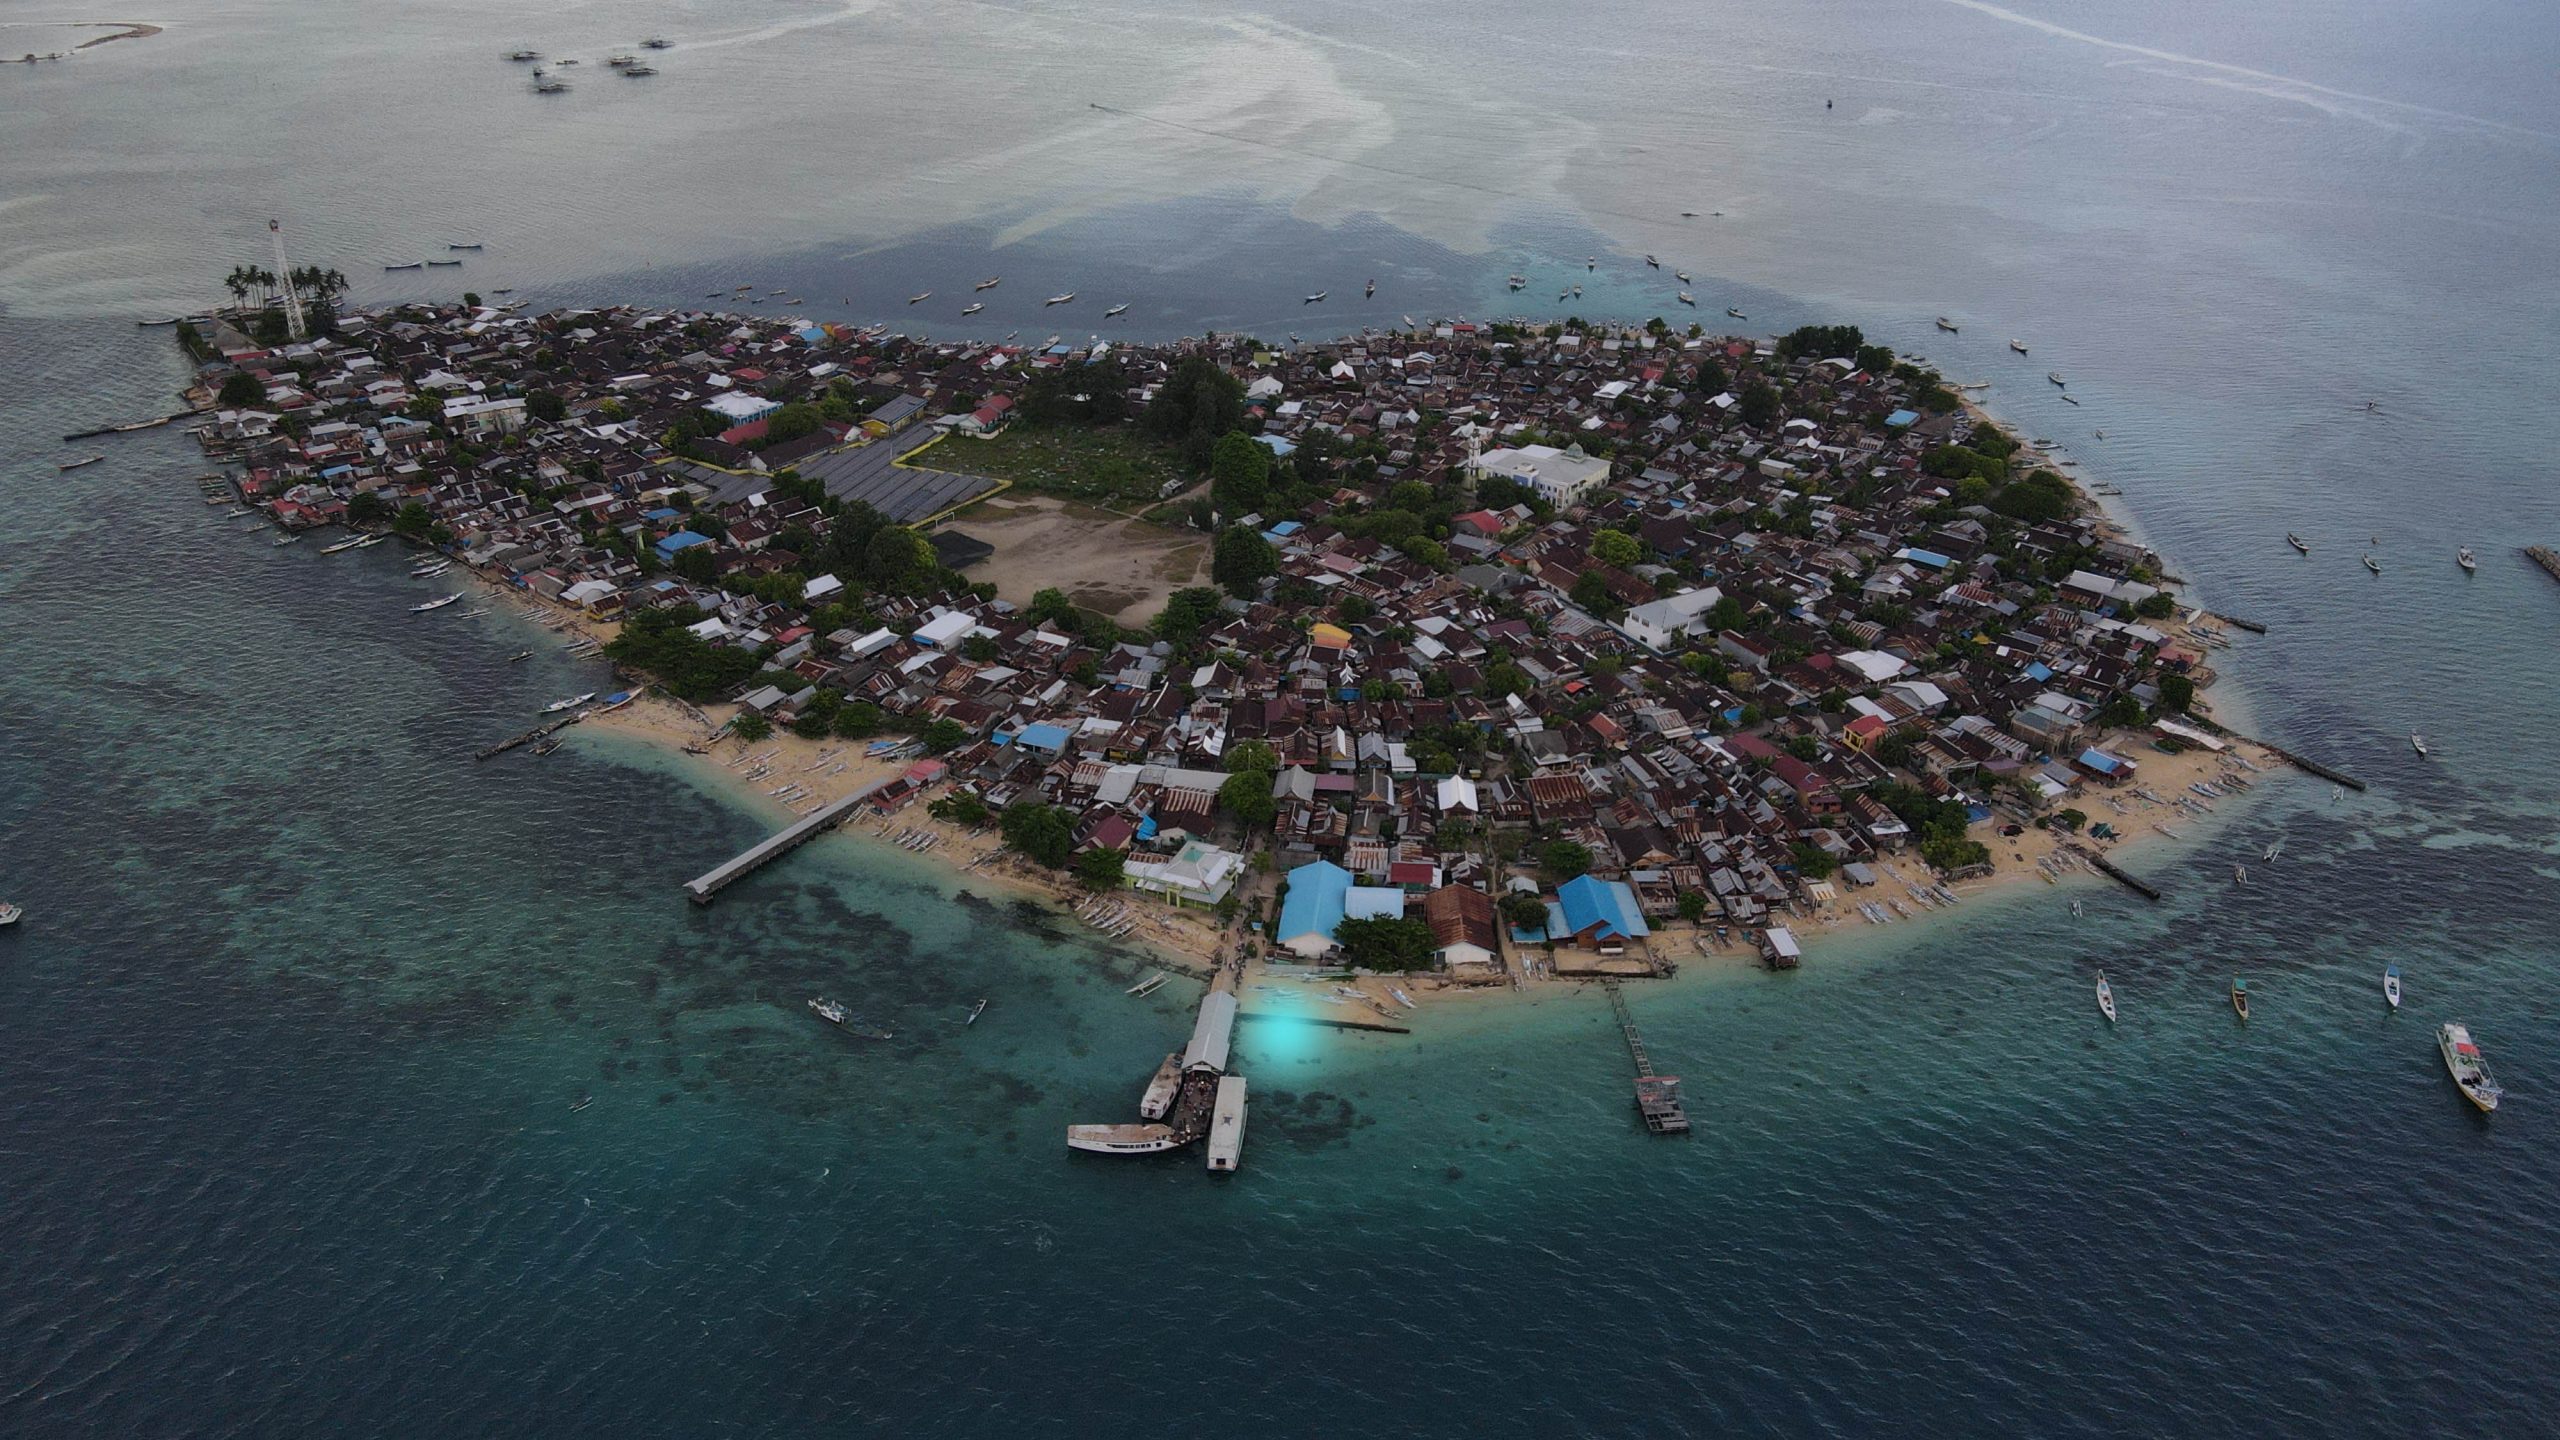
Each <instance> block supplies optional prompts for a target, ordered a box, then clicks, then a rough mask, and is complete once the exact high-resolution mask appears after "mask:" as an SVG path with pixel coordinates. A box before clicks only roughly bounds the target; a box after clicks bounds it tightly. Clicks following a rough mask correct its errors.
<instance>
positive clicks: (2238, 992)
mask: <svg viewBox="0 0 2560 1440" xmlns="http://www.w3.org/2000/svg"><path fill="white" fill-rule="evenodd" d="M2231 1009H2232V1013H2234V1014H2236V1015H2238V1016H2239V1017H2240V1018H2241V1019H2243V1020H2246V1019H2248V1018H2249V982H2248V981H2246V980H2233V981H2232V982H2231Z"/></svg>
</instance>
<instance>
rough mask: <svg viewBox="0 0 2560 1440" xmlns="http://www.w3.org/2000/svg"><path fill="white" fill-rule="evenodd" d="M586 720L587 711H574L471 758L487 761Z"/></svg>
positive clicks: (502, 741)
mask: <svg viewBox="0 0 2560 1440" xmlns="http://www.w3.org/2000/svg"><path fill="white" fill-rule="evenodd" d="M586 718H587V714H586V712H585V711H583V710H573V711H571V712H569V713H568V714H566V715H563V716H561V717H560V718H559V719H557V720H545V721H543V722H542V723H541V724H539V725H536V726H534V727H533V728H532V729H530V730H527V731H526V732H524V733H523V734H521V735H517V736H513V737H511V738H509V739H505V740H501V741H499V742H498V743H497V744H495V745H489V746H484V747H482V748H481V749H480V750H478V751H477V752H475V753H474V754H473V755H472V757H471V758H472V759H474V760H487V759H490V758H492V757H494V756H498V755H504V754H506V753H507V752H508V751H510V750H513V749H514V748H516V747H517V746H519V745H530V744H532V743H533V742H534V741H536V740H541V739H545V738H547V737H549V736H552V735H556V734H558V733H560V732H561V731H563V730H566V729H568V728H569V727H570V726H572V725H575V724H577V723H578V722H579V721H581V720H584V719H586Z"/></svg>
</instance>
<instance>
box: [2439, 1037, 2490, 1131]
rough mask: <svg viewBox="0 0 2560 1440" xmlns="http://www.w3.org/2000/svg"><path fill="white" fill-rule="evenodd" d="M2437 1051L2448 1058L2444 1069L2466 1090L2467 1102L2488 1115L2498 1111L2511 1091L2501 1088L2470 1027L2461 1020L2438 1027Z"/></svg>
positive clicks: (2464, 1094) (2445, 1060)
mask: <svg viewBox="0 0 2560 1440" xmlns="http://www.w3.org/2000/svg"><path fill="white" fill-rule="evenodd" d="M2436 1049H2437V1051H2438V1052H2440V1053H2441V1054H2442V1055H2443V1056H2444V1068H2445V1069H2446V1070H2448V1071H2450V1072H2451V1073H2452V1075H2453V1083H2454V1084H2456V1085H2459V1086H2461V1087H2462V1098H2463V1099H2465V1100H2468V1101H2470V1102H2471V1103H2472V1104H2474V1105H2477V1106H2479V1107H2480V1109H2481V1110H2482V1111H2483V1112H2484V1113H2485V1112H2487V1111H2491V1110H2495V1109H2497V1108H2498V1101H2499V1100H2501V1099H2503V1098H2505V1096H2506V1093H2507V1092H2506V1091H2504V1090H2501V1089H2499V1088H2498V1077H2496V1076H2494V1075H2492V1074H2490V1073H2489V1062H2488V1061H2487V1060H2486V1059H2484V1058H2482V1056H2481V1054H2480V1047H2479V1046H2478V1045H2476V1044H2474V1043H2472V1039H2471V1029H2470V1027H2469V1026H2467V1025H2464V1024H2462V1023H2461V1022H2459V1021H2453V1022H2448V1023H2446V1024H2443V1025H2439V1026H2437V1027H2436Z"/></svg>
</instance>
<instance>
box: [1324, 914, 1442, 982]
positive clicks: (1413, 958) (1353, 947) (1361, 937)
mask: <svg viewBox="0 0 2560 1440" xmlns="http://www.w3.org/2000/svg"><path fill="white" fill-rule="evenodd" d="M1333 938H1334V942H1335V943H1336V944H1339V945H1340V946H1341V947H1342V953H1343V956H1344V958H1345V959H1348V960H1349V961H1350V962H1351V963H1352V964H1354V965H1357V966H1359V967H1360V968H1362V969H1364V970H1399V971H1403V970H1428V969H1430V968H1431V965H1432V960H1433V958H1434V957H1433V951H1434V950H1435V949H1436V948H1437V946H1438V941H1437V940H1436V939H1435V938H1434V937H1433V935H1432V933H1431V922H1430V921H1428V920H1422V919H1418V918H1415V917H1413V916H1403V917H1397V918H1389V917H1386V916H1380V917H1378V918H1376V919H1373V920H1345V921H1343V922H1342V923H1341V924H1339V925H1337V926H1335V927H1334V931H1333Z"/></svg>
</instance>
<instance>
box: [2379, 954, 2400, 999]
mask: <svg viewBox="0 0 2560 1440" xmlns="http://www.w3.org/2000/svg"><path fill="white" fill-rule="evenodd" d="M2382 998H2383V999H2385V1000H2388V1001H2390V1002H2391V1008H2392V1009H2394V1010H2397V1009H2399V1008H2400V967H2399V966H2397V965H2385V966H2383V967H2382Z"/></svg>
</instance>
